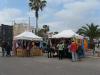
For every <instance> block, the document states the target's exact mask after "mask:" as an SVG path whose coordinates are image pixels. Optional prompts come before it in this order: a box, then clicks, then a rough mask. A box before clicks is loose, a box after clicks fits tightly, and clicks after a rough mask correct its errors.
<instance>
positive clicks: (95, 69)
mask: <svg viewBox="0 0 100 75" xmlns="http://www.w3.org/2000/svg"><path fill="white" fill-rule="evenodd" d="M0 75H100V58H84V59H83V60H82V61H80V62H71V60H69V59H63V60H58V59H57V58H47V57H46V56H42V57H0Z"/></svg>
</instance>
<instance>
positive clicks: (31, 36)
mask: <svg viewBox="0 0 100 75" xmlns="http://www.w3.org/2000/svg"><path fill="white" fill-rule="evenodd" d="M14 39H15V40H18V39H21V40H42V38H41V37H39V36H37V35H35V34H34V33H32V32H29V31H25V32H23V33H21V34H19V35H18V36H15V37H14Z"/></svg>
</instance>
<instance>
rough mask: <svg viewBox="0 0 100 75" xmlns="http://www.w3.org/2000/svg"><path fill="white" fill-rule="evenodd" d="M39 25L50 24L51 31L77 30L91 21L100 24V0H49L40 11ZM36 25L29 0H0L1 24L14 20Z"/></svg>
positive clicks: (10, 22)
mask: <svg viewBox="0 0 100 75" xmlns="http://www.w3.org/2000/svg"><path fill="white" fill-rule="evenodd" d="M39 15H40V17H39V26H40V27H41V26H42V25H44V24H47V25H49V26H50V28H51V31H62V30H65V29H72V30H75V31H76V30H77V29H78V28H80V27H81V26H82V25H85V24H87V23H88V24H90V23H91V22H93V23H95V24H99V25H100V0H47V7H46V8H45V9H44V11H42V12H41V13H39ZM29 16H31V25H33V26H35V17H34V11H29V7H28V0H0V24H2V23H4V24H12V21H13V20H15V21H16V22H18V23H19V22H26V23H28V17H29Z"/></svg>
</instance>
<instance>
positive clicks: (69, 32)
mask: <svg viewBox="0 0 100 75" xmlns="http://www.w3.org/2000/svg"><path fill="white" fill-rule="evenodd" d="M78 36H79V35H78V34H76V33H75V32H73V31H72V30H64V31H62V32H60V33H58V34H56V35H53V36H52V38H71V37H78Z"/></svg>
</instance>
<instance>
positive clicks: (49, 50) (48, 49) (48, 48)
mask: <svg viewBox="0 0 100 75" xmlns="http://www.w3.org/2000/svg"><path fill="white" fill-rule="evenodd" d="M47 51H48V58H51V57H52V56H51V52H52V50H51V47H50V44H48V45H47Z"/></svg>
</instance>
